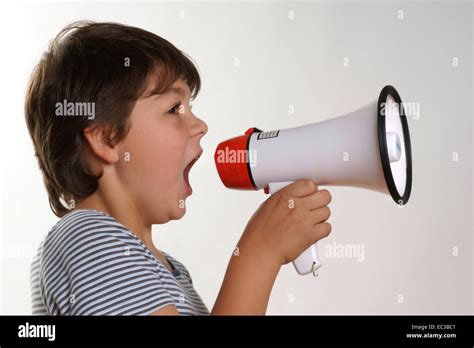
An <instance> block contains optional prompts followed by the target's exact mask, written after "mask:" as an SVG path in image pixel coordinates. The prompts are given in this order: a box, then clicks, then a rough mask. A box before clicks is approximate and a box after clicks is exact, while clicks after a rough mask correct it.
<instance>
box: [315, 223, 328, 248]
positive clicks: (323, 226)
mask: <svg viewBox="0 0 474 348" xmlns="http://www.w3.org/2000/svg"><path fill="white" fill-rule="evenodd" d="M331 230H332V226H331V224H330V223H329V222H322V223H320V224H317V225H314V228H313V231H312V235H311V237H312V238H313V244H314V243H316V242H317V241H318V240H320V239H323V238H326V237H327V236H329V234H330V233H331Z"/></svg>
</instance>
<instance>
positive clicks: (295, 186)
mask: <svg viewBox="0 0 474 348" xmlns="http://www.w3.org/2000/svg"><path fill="white" fill-rule="evenodd" d="M284 190H285V192H286V193H287V194H289V195H291V196H292V197H295V198H301V197H306V196H308V195H311V194H313V193H315V192H317V191H318V187H317V186H316V184H315V183H314V181H312V180H309V179H301V180H297V181H295V182H294V183H292V184H291V185H288V186H287V187H285V188H284Z"/></svg>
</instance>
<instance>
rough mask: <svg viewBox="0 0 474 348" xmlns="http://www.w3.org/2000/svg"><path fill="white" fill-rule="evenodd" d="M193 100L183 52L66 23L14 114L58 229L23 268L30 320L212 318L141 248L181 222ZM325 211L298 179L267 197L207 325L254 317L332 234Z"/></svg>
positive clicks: (183, 276) (165, 264)
mask: <svg viewBox="0 0 474 348" xmlns="http://www.w3.org/2000/svg"><path fill="white" fill-rule="evenodd" d="M199 89H200V77H199V73H198V71H197V69H196V67H195V66H194V65H193V63H192V62H191V61H190V60H189V59H188V58H187V57H186V56H185V54H183V53H182V52H181V51H180V50H178V49H177V48H176V47H174V46H173V45H172V44H171V43H169V42H168V41H166V40H164V39H163V38H161V37H159V36H157V35H155V34H152V33H150V32H147V31H145V30H142V29H139V28H135V27H130V26H125V25H121V24H117V23H94V22H77V23H73V24H71V25H69V26H68V27H66V28H65V29H63V30H62V31H61V32H60V33H59V35H58V36H57V37H56V38H55V39H54V40H53V42H52V43H51V45H50V47H49V50H48V51H47V52H46V53H45V54H44V56H43V57H42V59H41V61H40V62H39V64H38V66H37V67H36V68H35V70H34V72H33V74H32V77H31V81H30V84H29V87H28V91H27V97H26V103H25V114H26V122H27V126H28V130H29V133H30V136H31V138H32V140H33V145H34V148H35V154H36V156H37V158H38V163H39V166H40V169H41V171H42V173H43V177H44V183H45V186H46V189H47V192H48V197H49V202H50V206H51V209H52V210H53V212H54V213H55V214H56V215H57V216H58V217H60V218H61V220H60V221H59V222H58V223H57V224H56V225H55V226H54V227H53V228H52V229H51V231H50V232H49V233H48V234H47V236H46V237H45V239H44V240H43V242H42V243H41V245H40V247H39V249H38V253H37V255H36V256H35V258H34V260H33V264H32V270H31V286H32V301H33V304H32V305H33V314H43V315H165V314H173V315H178V314H182V315H207V314H209V311H208V309H207V307H206V305H205V304H204V303H203V301H202V300H201V298H200V297H199V295H198V293H197V292H196V290H195V289H194V287H193V284H192V280H191V277H190V274H189V272H188V271H187V269H186V268H185V267H184V265H183V264H181V263H180V262H179V261H178V260H176V259H174V258H173V257H171V256H170V255H169V254H167V253H165V252H164V251H161V250H159V249H158V248H156V246H155V245H154V244H153V242H152V236H151V225H152V224H164V223H166V222H168V221H170V220H175V219H180V218H181V217H182V216H183V215H184V214H185V212H186V208H185V205H184V204H183V203H184V201H185V199H186V198H187V197H188V196H189V195H191V194H192V188H191V186H190V184H189V179H188V176H189V171H190V169H191V167H192V166H193V164H194V163H195V162H196V161H197V160H198V159H199V157H200V156H201V154H202V149H201V146H200V140H201V138H202V137H203V136H204V135H205V134H206V132H207V125H206V124H205V123H204V122H203V121H202V120H200V119H199V118H197V117H196V116H195V115H194V114H193V113H192V111H191V107H190V101H191V100H192V99H194V98H195V97H196V95H197V94H198V92H199ZM289 199H293V200H294V206H295V207H294V208H293V209H289V208H288V200H289ZM329 201H330V195H329V193H328V192H327V191H326V190H322V191H318V190H317V188H316V186H315V184H314V183H313V182H311V181H309V180H300V181H298V182H296V183H294V184H293V185H290V186H288V187H287V188H285V189H283V190H281V191H279V192H278V193H277V194H275V195H273V196H271V197H270V198H269V199H267V200H266V202H264V203H263V204H262V205H261V206H260V207H259V209H257V211H256V212H255V214H254V215H253V216H252V218H251V219H250V221H249V223H248V225H247V227H246V229H245V231H244V233H243V235H242V237H241V239H240V241H239V244H238V247H239V251H240V253H239V256H233V257H232V258H231V260H230V262H229V266H228V269H227V272H226V275H225V279H224V281H223V284H222V287H221V290H220V292H219V295H218V297H217V300H216V303H215V304H214V306H213V309H212V311H211V313H210V314H264V313H265V311H266V307H267V304H268V299H269V296H270V292H271V288H272V286H273V282H274V280H275V277H276V276H277V274H278V271H279V269H280V267H281V266H282V265H283V264H286V263H288V262H290V261H292V260H294V259H295V258H296V257H297V256H298V255H299V254H300V253H301V252H302V251H303V250H305V249H306V248H307V247H309V246H310V245H311V244H313V243H314V242H316V241H317V240H319V239H321V238H323V237H325V236H327V235H328V234H329V232H330V225H329V224H328V223H327V222H325V221H326V220H327V219H328V217H329V214H330V213H329V208H328V207H327V204H328V203H329ZM257 265H258V267H257Z"/></svg>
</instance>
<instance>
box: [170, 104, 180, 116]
mask: <svg viewBox="0 0 474 348" xmlns="http://www.w3.org/2000/svg"><path fill="white" fill-rule="evenodd" d="M180 106H181V103H177V104H175V105H173V107H172V108H171V109H169V110H168V112H169V113H170V114H179V111H180Z"/></svg>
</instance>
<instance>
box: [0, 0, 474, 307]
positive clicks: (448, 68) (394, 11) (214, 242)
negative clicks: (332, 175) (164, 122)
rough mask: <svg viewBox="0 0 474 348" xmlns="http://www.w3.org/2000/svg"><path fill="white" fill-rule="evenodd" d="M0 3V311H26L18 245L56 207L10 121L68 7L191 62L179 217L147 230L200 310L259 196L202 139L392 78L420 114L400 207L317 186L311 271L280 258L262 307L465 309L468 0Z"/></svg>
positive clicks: (23, 257)
mask: <svg viewBox="0 0 474 348" xmlns="http://www.w3.org/2000/svg"><path fill="white" fill-rule="evenodd" d="M400 10H402V11H403V19H399V17H400V12H399V11H400ZM181 11H184V12H181ZM289 11H293V12H289ZM0 13H1V16H2V18H1V28H0V29H1V35H2V41H1V43H0V44H1V47H2V48H1V59H2V60H1V69H2V70H1V74H2V75H1V78H0V79H1V88H2V90H1V93H0V96H1V98H2V99H1V102H2V103H1V110H2V111H1V113H0V115H1V126H0V131H1V134H0V138H1V140H0V141H1V143H0V145H1V161H0V165H1V175H2V176H1V181H0V183H1V185H0V194H1V200H0V209H1V215H0V218H1V224H0V228H1V252H2V257H1V258H0V260H1V261H0V262H1V267H0V269H1V278H0V281H1V286H0V292H1V296H0V299H1V308H0V313H2V314H29V313H31V311H30V292H29V266H30V262H31V257H32V255H33V253H34V251H35V250H36V248H37V246H38V244H39V242H40V241H41V239H42V238H43V237H44V236H45V234H46V233H47V232H48V230H49V229H50V228H51V227H52V225H53V224H54V223H55V222H56V221H57V218H56V217H55V216H54V215H53V213H52V212H51V211H50V210H49V207H48V202H47V195H46V192H45V190H44V188H43V185H42V178H41V174H40V171H39V169H38V166H37V163H36V161H35V158H34V153H33V147H32V144H31V142H30V139H29V136H28V134H27V129H26V126H25V122H24V116H23V100H24V93H25V87H26V83H27V80H28V77H29V74H30V73H31V70H32V69H33V67H34V65H35V64H36V62H37V61H38V60H39V58H40V56H41V54H42V52H43V51H44V50H45V49H46V48H47V45H48V42H49V40H51V39H52V38H53V37H54V36H55V35H56V34H57V33H58V32H59V31H60V29H61V28H62V27H64V26H65V25H66V24H68V23H70V22H72V21H74V20H78V19H91V20H97V21H116V22H121V23H125V24H129V25H134V26H138V27H141V28H144V29H147V30H149V31H152V32H154V33H156V34H158V35H160V36H163V37H164V38H166V39H168V40H169V41H171V42H172V43H173V44H175V45H176V46H177V47H178V48H180V49H182V50H183V51H185V52H186V53H188V54H189V55H190V56H191V57H192V58H193V59H194V61H195V62H196V63H197V65H198V67H199V69H200V71H201V74H202V79H203V90H202V93H201V94H200V95H199V97H198V98H197V100H196V101H195V102H194V108H193V111H195V112H196V114H198V115H199V116H200V117H201V118H203V119H204V120H205V122H206V123H207V124H208V125H209V133H208V135H207V136H206V137H205V138H204V140H203V142H202V145H203V148H204V150H205V154H204V156H203V157H202V158H201V160H200V161H199V162H198V164H197V165H195V166H194V168H193V170H192V172H191V176H190V180H191V183H192V185H193V188H194V194H193V196H192V197H191V198H189V199H188V202H187V208H188V209H187V210H188V212H187V214H186V216H185V217H184V218H183V219H182V220H180V221H174V222H171V223H168V224H165V225H160V226H155V227H154V240H155V243H156V245H157V246H158V247H159V248H160V249H163V250H165V251H167V252H169V253H170V254H171V255H173V256H174V257H176V258H178V259H179V260H181V261H182V262H183V263H184V264H185V265H186V266H187V267H188V269H189V270H190V272H191V275H192V277H193V280H194V284H195V287H196V289H197V291H198V292H199V293H200V294H201V296H202V297H203V299H204V301H205V302H206V304H207V306H208V307H209V309H211V308H212V305H213V303H214V300H215V298H216V296H217V293H218V291H219V288H220V285H221V282H222V279H223V276H224V273H225V270H226V266H227V262H228V260H229V257H230V255H231V253H232V251H233V248H234V246H235V244H236V242H237V241H238V239H239V237H240V234H241V233H242V231H243V229H244V227H245V225H246V223H247V221H248V219H249V218H250V216H251V215H252V213H253V212H254V210H255V209H256V208H257V207H258V205H259V204H260V203H261V202H262V201H263V200H264V199H266V197H267V196H265V195H264V194H263V192H250V191H249V192H243V191H232V190H227V189H225V188H224V187H223V185H222V183H221V182H220V180H219V177H218V175H217V173H216V171H215V166H214V163H213V153H214V149H215V147H216V145H217V144H218V142H220V141H222V140H225V139H227V138H230V137H233V136H236V135H239V134H243V132H244V131H245V130H246V129H248V128H249V127H252V126H255V127H258V128H260V129H263V130H273V129H278V128H286V127H293V126H299V125H303V124H307V123H312V122H318V121H321V120H324V119H328V118H332V117H336V116H338V115H341V114H344V113H347V112H349V111H351V110H353V109H355V108H358V107H359V106H362V105H364V104H366V103H367V102H369V101H372V100H374V99H375V98H376V97H377V96H378V93H379V91H380V90H381V88H382V87H383V86H384V85H386V84H392V85H394V86H395V87H396V88H397V89H398V91H399V92H400V94H401V97H402V100H403V101H405V102H418V103H420V111H421V114H420V118H419V119H413V118H412V119H409V126H410V132H411V138H412V147H413V161H414V167H413V170H414V181H413V190H412V197H411V199H410V202H409V204H408V205H407V206H406V207H404V208H402V209H400V208H398V207H397V206H396V205H395V204H394V203H393V202H392V200H391V198H389V197H388V196H384V195H381V194H378V193H375V192H370V191H364V190H360V189H352V188H330V190H331V192H332V195H333V202H332V203H331V210H332V217H331V219H330V221H331V223H332V226H333V232H332V233H331V235H330V236H329V237H328V238H327V239H325V240H323V241H321V242H320V250H321V253H322V258H323V260H324V263H325V265H324V267H323V268H322V269H321V274H320V276H319V278H317V279H315V278H313V277H311V276H306V277H301V276H299V275H297V274H296V272H295V270H294V269H293V267H292V266H291V265H288V266H285V267H283V268H282V270H281V272H280V274H279V276H278V278H277V280H276V283H275V286H274V289H273V292H272V295H271V299H270V303H269V307H268V313H269V314H285V313H288V314H346V313H348V314H390V313H404V314H460V313H472V312H473V307H472V302H473V265H472V250H473V248H474V245H473V238H472V231H473V223H472V215H473V214H472V212H473V210H472V208H473V207H472V196H473V189H472V186H473V185H472V183H473V180H472V162H473V150H472V137H473V133H472V119H473V113H472V100H473V98H472V96H473V95H472V77H473V75H472V70H473V69H472V52H473V51H472V38H473V31H472V18H473V11H472V4H471V3H470V2H459V1H458V2H436V3H434V2H428V1H418V2H405V1H395V2H375V1H356V2H352V1H351V2H349V1H342V2H341V1H340V2H228V3H224V2H178V3H171V2H159V3H152V2H142V3H111V2H107V3H100V4H94V3H78V2H74V3H39V4H37V3H30V4H18V5H14V4H11V5H8V4H7V5H1V10H0ZM183 13H184V18H180V14H181V17H182V14H183ZM291 13H293V14H294V18H293V19H291V18H289V17H291ZM344 57H347V58H348V59H349V66H346V67H345V66H344V65H343V62H344ZM454 57H457V58H458V62H459V65H458V66H457V67H453V64H452V63H453V58H454ZM236 58H238V60H239V65H238V66H235V64H234V63H235V61H236ZM290 105H293V106H294V110H295V112H294V113H293V114H290V113H289V112H288V110H289V106H290ZM334 141H337V137H335V140H334ZM319 150H321V149H315V151H319ZM453 153H456V154H457V156H458V160H457V161H455V160H453V156H456V154H454V155H453ZM282 165H284V163H282ZM333 243H337V244H341V245H345V244H357V245H361V246H363V247H364V255H363V256H364V260H363V261H362V262H358V261H357V260H356V259H354V258H350V257H347V255H346V257H345V258H335V257H333V258H331V257H328V256H327V255H326V256H325V255H324V250H325V245H333ZM453 248H457V250H458V253H457V256H455V255H453V254H454V253H455V252H454V250H456V249H453Z"/></svg>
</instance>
